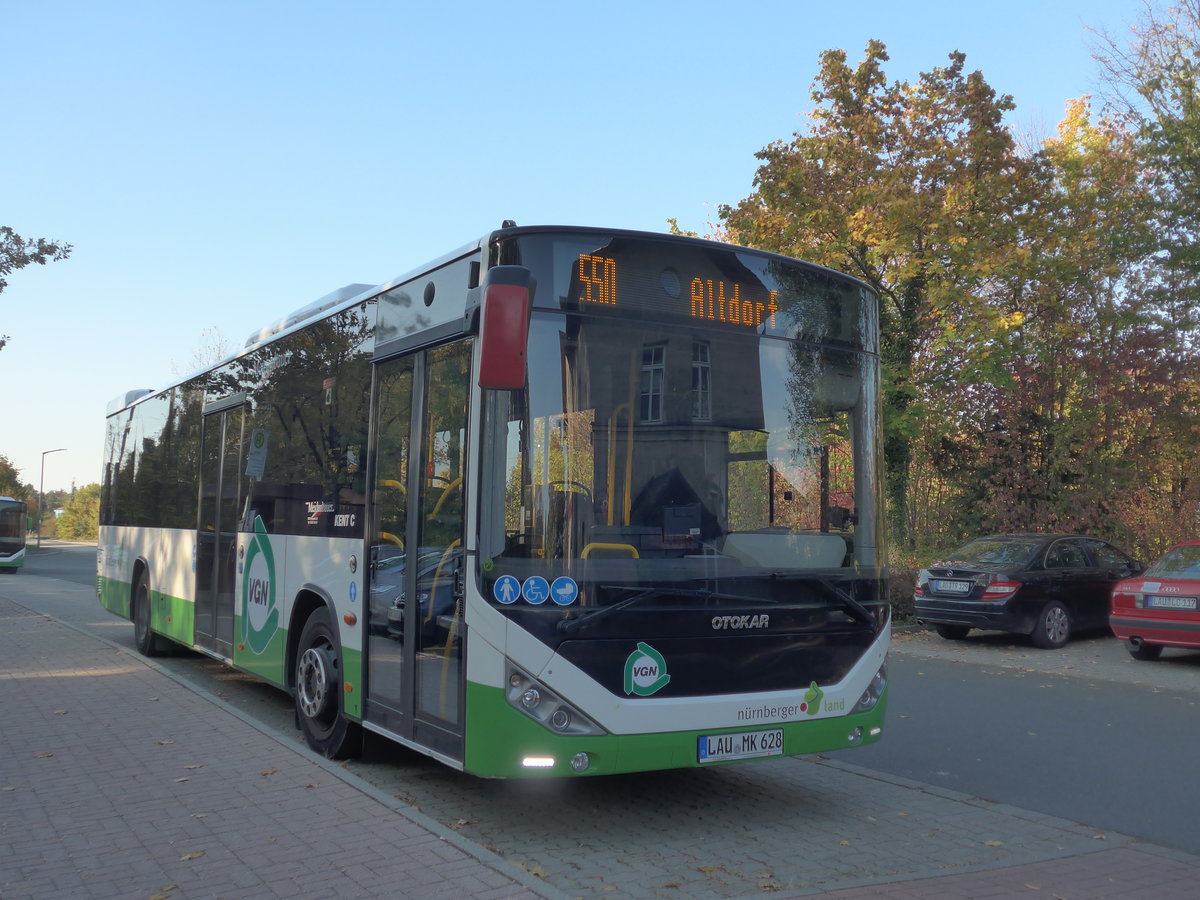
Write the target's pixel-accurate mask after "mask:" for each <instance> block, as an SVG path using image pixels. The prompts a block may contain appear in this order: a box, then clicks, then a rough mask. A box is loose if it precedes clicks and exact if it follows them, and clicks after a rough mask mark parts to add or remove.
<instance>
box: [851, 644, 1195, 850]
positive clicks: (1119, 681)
mask: <svg viewBox="0 0 1200 900" xmlns="http://www.w3.org/2000/svg"><path fill="white" fill-rule="evenodd" d="M893 646H894V650H893V652H892V654H891V661H892V665H891V666H890V674H891V698H892V700H891V706H890V708H889V710H888V715H889V722H888V732H887V739H886V740H885V741H882V742H880V743H879V744H875V745H872V746H869V747H864V748H862V749H861V750H859V751H857V752H856V753H855V754H854V756H853V758H852V760H851V757H850V756H849V755H848V754H836V756H839V757H842V756H844V757H845V758H846V759H847V760H848V761H853V762H854V763H855V764H856V765H858V766H863V767H866V768H871V769H875V770H878V771H882V772H888V773H891V774H894V775H900V776H903V777H905V778H912V779H914V780H918V781H922V782H926V783H929V784H933V785H938V786H940V787H944V788H949V789H953V790H957V791H961V792H963V793H966V794H970V795H972V796H976V797H981V798H984V799H987V800H993V801H996V802H1000V803H1008V804H1012V805H1014V806H1019V807H1022V808H1024V809H1031V810H1037V811H1039V812H1044V813H1047V814H1049V815H1055V816H1061V817H1063V818H1067V819H1072V820H1074V821H1077V822H1087V823H1089V824H1091V825H1096V826H1098V827H1101V828H1111V829H1115V830H1119V831H1122V832H1124V833H1126V834H1133V835H1136V836H1138V837H1140V838H1143V839H1146V840H1149V841H1153V842H1155V843H1158V844H1162V845H1164V846H1169V847H1175V848H1178V849H1182V850H1187V851H1189V852H1192V853H1200V828H1198V827H1197V826H1196V824H1195V821H1196V818H1195V816H1196V813H1195V809H1196V800H1197V796H1196V791H1195V787H1194V784H1195V781H1194V774H1193V772H1194V770H1193V767H1194V765H1195V755H1196V754H1195V748H1196V747H1197V746H1198V745H1200V715H1197V712H1198V710H1197V705H1198V704H1200V653H1184V652H1182V651H1167V654H1166V655H1165V656H1164V658H1163V660H1161V661H1159V662H1139V661H1136V660H1133V659H1131V658H1130V657H1129V655H1128V654H1127V653H1126V652H1125V650H1124V648H1123V645H1122V644H1121V642H1120V641H1117V640H1116V639H1115V638H1112V637H1109V636H1101V637H1097V636H1091V637H1088V638H1084V639H1077V640H1075V641H1073V642H1072V643H1071V644H1070V645H1069V646H1068V647H1067V648H1065V649H1063V650H1060V651H1054V650H1038V649H1036V648H1034V647H1032V646H1031V645H1029V643H1028V642H1027V641H1024V640H1021V639H1014V638H1012V637H1007V636H1001V635H996V634H984V635H980V636H978V637H977V638H975V639H968V641H967V642H962V643H960V642H947V641H943V640H942V639H941V638H938V637H937V636H936V635H934V634H932V633H930V632H922V633H917V634H911V635H898V636H897V638H896V640H895V642H894V644H893Z"/></svg>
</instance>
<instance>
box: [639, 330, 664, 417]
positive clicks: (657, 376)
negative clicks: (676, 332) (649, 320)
mask: <svg viewBox="0 0 1200 900" xmlns="http://www.w3.org/2000/svg"><path fill="white" fill-rule="evenodd" d="M666 356H667V348H666V347H664V346H662V345H661V344H660V345H658V346H656V347H645V348H643V350H642V386H641V398H640V399H641V421H642V422H643V423H648V424H653V423H656V422H661V421H662V420H663V376H664V369H665V366H666Z"/></svg>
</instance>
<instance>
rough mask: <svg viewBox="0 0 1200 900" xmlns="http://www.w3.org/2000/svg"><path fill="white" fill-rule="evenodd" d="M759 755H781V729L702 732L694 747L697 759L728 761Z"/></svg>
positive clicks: (703, 761) (699, 760) (702, 762)
mask: <svg viewBox="0 0 1200 900" xmlns="http://www.w3.org/2000/svg"><path fill="white" fill-rule="evenodd" d="M760 756H783V729H782V728H772V729H770V730H768V731H736V732H734V733H733V734H702V735H700V740H699V742H698V746H697V748H696V758H697V761H698V762H699V763H700V764H701V765H703V764H704V763H716V762H728V761H729V760H732V759H754V758H756V757H760Z"/></svg>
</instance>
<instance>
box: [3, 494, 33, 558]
mask: <svg viewBox="0 0 1200 900" xmlns="http://www.w3.org/2000/svg"><path fill="white" fill-rule="evenodd" d="M28 531H29V522H28V520H27V518H26V514H25V501H24V500H17V499H16V498H15V497H0V572H14V573H15V572H17V571H18V570H20V568H21V567H22V566H24V565H25V535H26V533H27V532H28Z"/></svg>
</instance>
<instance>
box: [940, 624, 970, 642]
mask: <svg viewBox="0 0 1200 900" xmlns="http://www.w3.org/2000/svg"><path fill="white" fill-rule="evenodd" d="M933 627H934V628H936V629H937V633H938V635H939V636H940V637H944V638H945V639H946V640H948V641H961V640H962V639H963V638H965V637H966V636H967V632H968V631H970V630H971V629H970V627H969V626H967V625H935V626H933Z"/></svg>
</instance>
